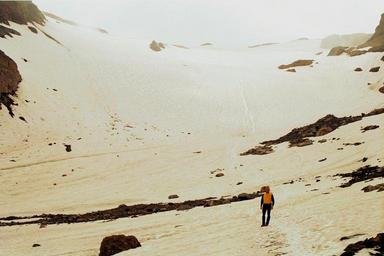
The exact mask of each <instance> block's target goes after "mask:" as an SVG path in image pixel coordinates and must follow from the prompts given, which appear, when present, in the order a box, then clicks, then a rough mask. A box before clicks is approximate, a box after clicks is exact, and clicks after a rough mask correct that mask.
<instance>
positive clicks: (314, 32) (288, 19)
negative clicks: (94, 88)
mask: <svg viewBox="0 0 384 256" xmlns="http://www.w3.org/2000/svg"><path fill="white" fill-rule="evenodd" d="M33 2H34V3H35V4H37V5H38V7H39V8H40V9H42V10H44V11H48V12H52V13H54V14H56V15H59V16H61V17H63V18H67V19H70V20H73V21H75V22H77V23H80V24H83V25H89V26H94V27H101V28H104V29H106V30H107V31H108V32H109V33H110V34H112V35H119V36H124V37H128V38H136V39H147V40H152V39H155V40H158V41H163V42H167V43H180V44H186V45H188V44H201V43H204V42H211V43H215V44H218V45H223V46H224V45H225V46H240V45H254V44H257V43H265V42H284V41H290V40H294V39H297V38H300V37H309V38H323V37H325V36H328V35H330V34H348V33H357V32H365V33H373V32H374V29H375V27H376V26H377V24H378V23H379V20H380V15H381V13H384V0H321V1H319V0H289V1H288V0H108V1H107V0H34V1H33Z"/></svg>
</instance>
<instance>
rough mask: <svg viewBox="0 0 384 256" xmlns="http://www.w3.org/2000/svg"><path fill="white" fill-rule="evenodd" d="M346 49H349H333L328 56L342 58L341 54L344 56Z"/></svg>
mask: <svg viewBox="0 0 384 256" xmlns="http://www.w3.org/2000/svg"><path fill="white" fill-rule="evenodd" d="M346 49H348V47H346V46H336V47H333V48H332V49H331V50H330V51H329V53H328V56H340V55H341V54H343V53H344V52H345V50H346Z"/></svg>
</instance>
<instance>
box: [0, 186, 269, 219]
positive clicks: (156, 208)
mask: <svg viewBox="0 0 384 256" xmlns="http://www.w3.org/2000/svg"><path fill="white" fill-rule="evenodd" d="M261 195H262V194H261V193H260V192H259V191H257V192H253V193H241V194H239V195H237V196H232V197H231V196H223V197H220V198H216V197H208V198H204V199H195V200H188V201H184V202H176V203H172V202H168V203H151V204H136V205H125V204H122V205H119V206H118V207H116V208H112V209H107V210H100V211H94V212H88V213H83V214H41V215H33V216H20V217H18V216H9V217H3V218H0V227H1V226H15V225H27V224H40V225H43V226H46V225H49V224H63V223H67V224H69V223H81V222H92V221H98V220H114V219H119V218H127V217H132V218H133V217H138V216H144V215H148V214H154V213H158V212H166V211H186V210H189V209H192V208H195V207H212V206H217V205H223V204H230V203H234V202H240V201H244V200H252V199H254V198H256V197H260V196H261ZM15 220H17V221H15Z"/></svg>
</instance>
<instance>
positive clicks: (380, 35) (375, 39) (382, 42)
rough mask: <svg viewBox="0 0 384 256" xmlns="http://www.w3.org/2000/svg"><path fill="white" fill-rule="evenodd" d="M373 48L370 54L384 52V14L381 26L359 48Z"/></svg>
mask: <svg viewBox="0 0 384 256" xmlns="http://www.w3.org/2000/svg"><path fill="white" fill-rule="evenodd" d="M365 47H371V48H370V49H369V50H368V51H370V52H384V13H383V14H382V15H381V19H380V22H379V25H378V26H377V27H376V29H375V33H374V34H373V35H372V37H371V38H370V39H369V40H368V41H367V42H365V43H363V44H362V45H360V46H359V48H365Z"/></svg>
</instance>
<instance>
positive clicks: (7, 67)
mask: <svg viewBox="0 0 384 256" xmlns="http://www.w3.org/2000/svg"><path fill="white" fill-rule="evenodd" d="M21 80H22V78H21V75H20V73H19V70H18V68H17V65H16V63H15V62H14V61H13V60H12V59H11V58H9V57H8V56H7V55H6V54H5V53H4V52H2V51H1V50H0V109H1V108H2V106H5V107H6V108H7V109H8V112H9V114H10V115H11V116H12V117H13V111H12V106H13V105H14V101H13V99H12V97H11V96H14V95H15V94H16V91H17V89H18V86H19V83H20V82H21Z"/></svg>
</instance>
